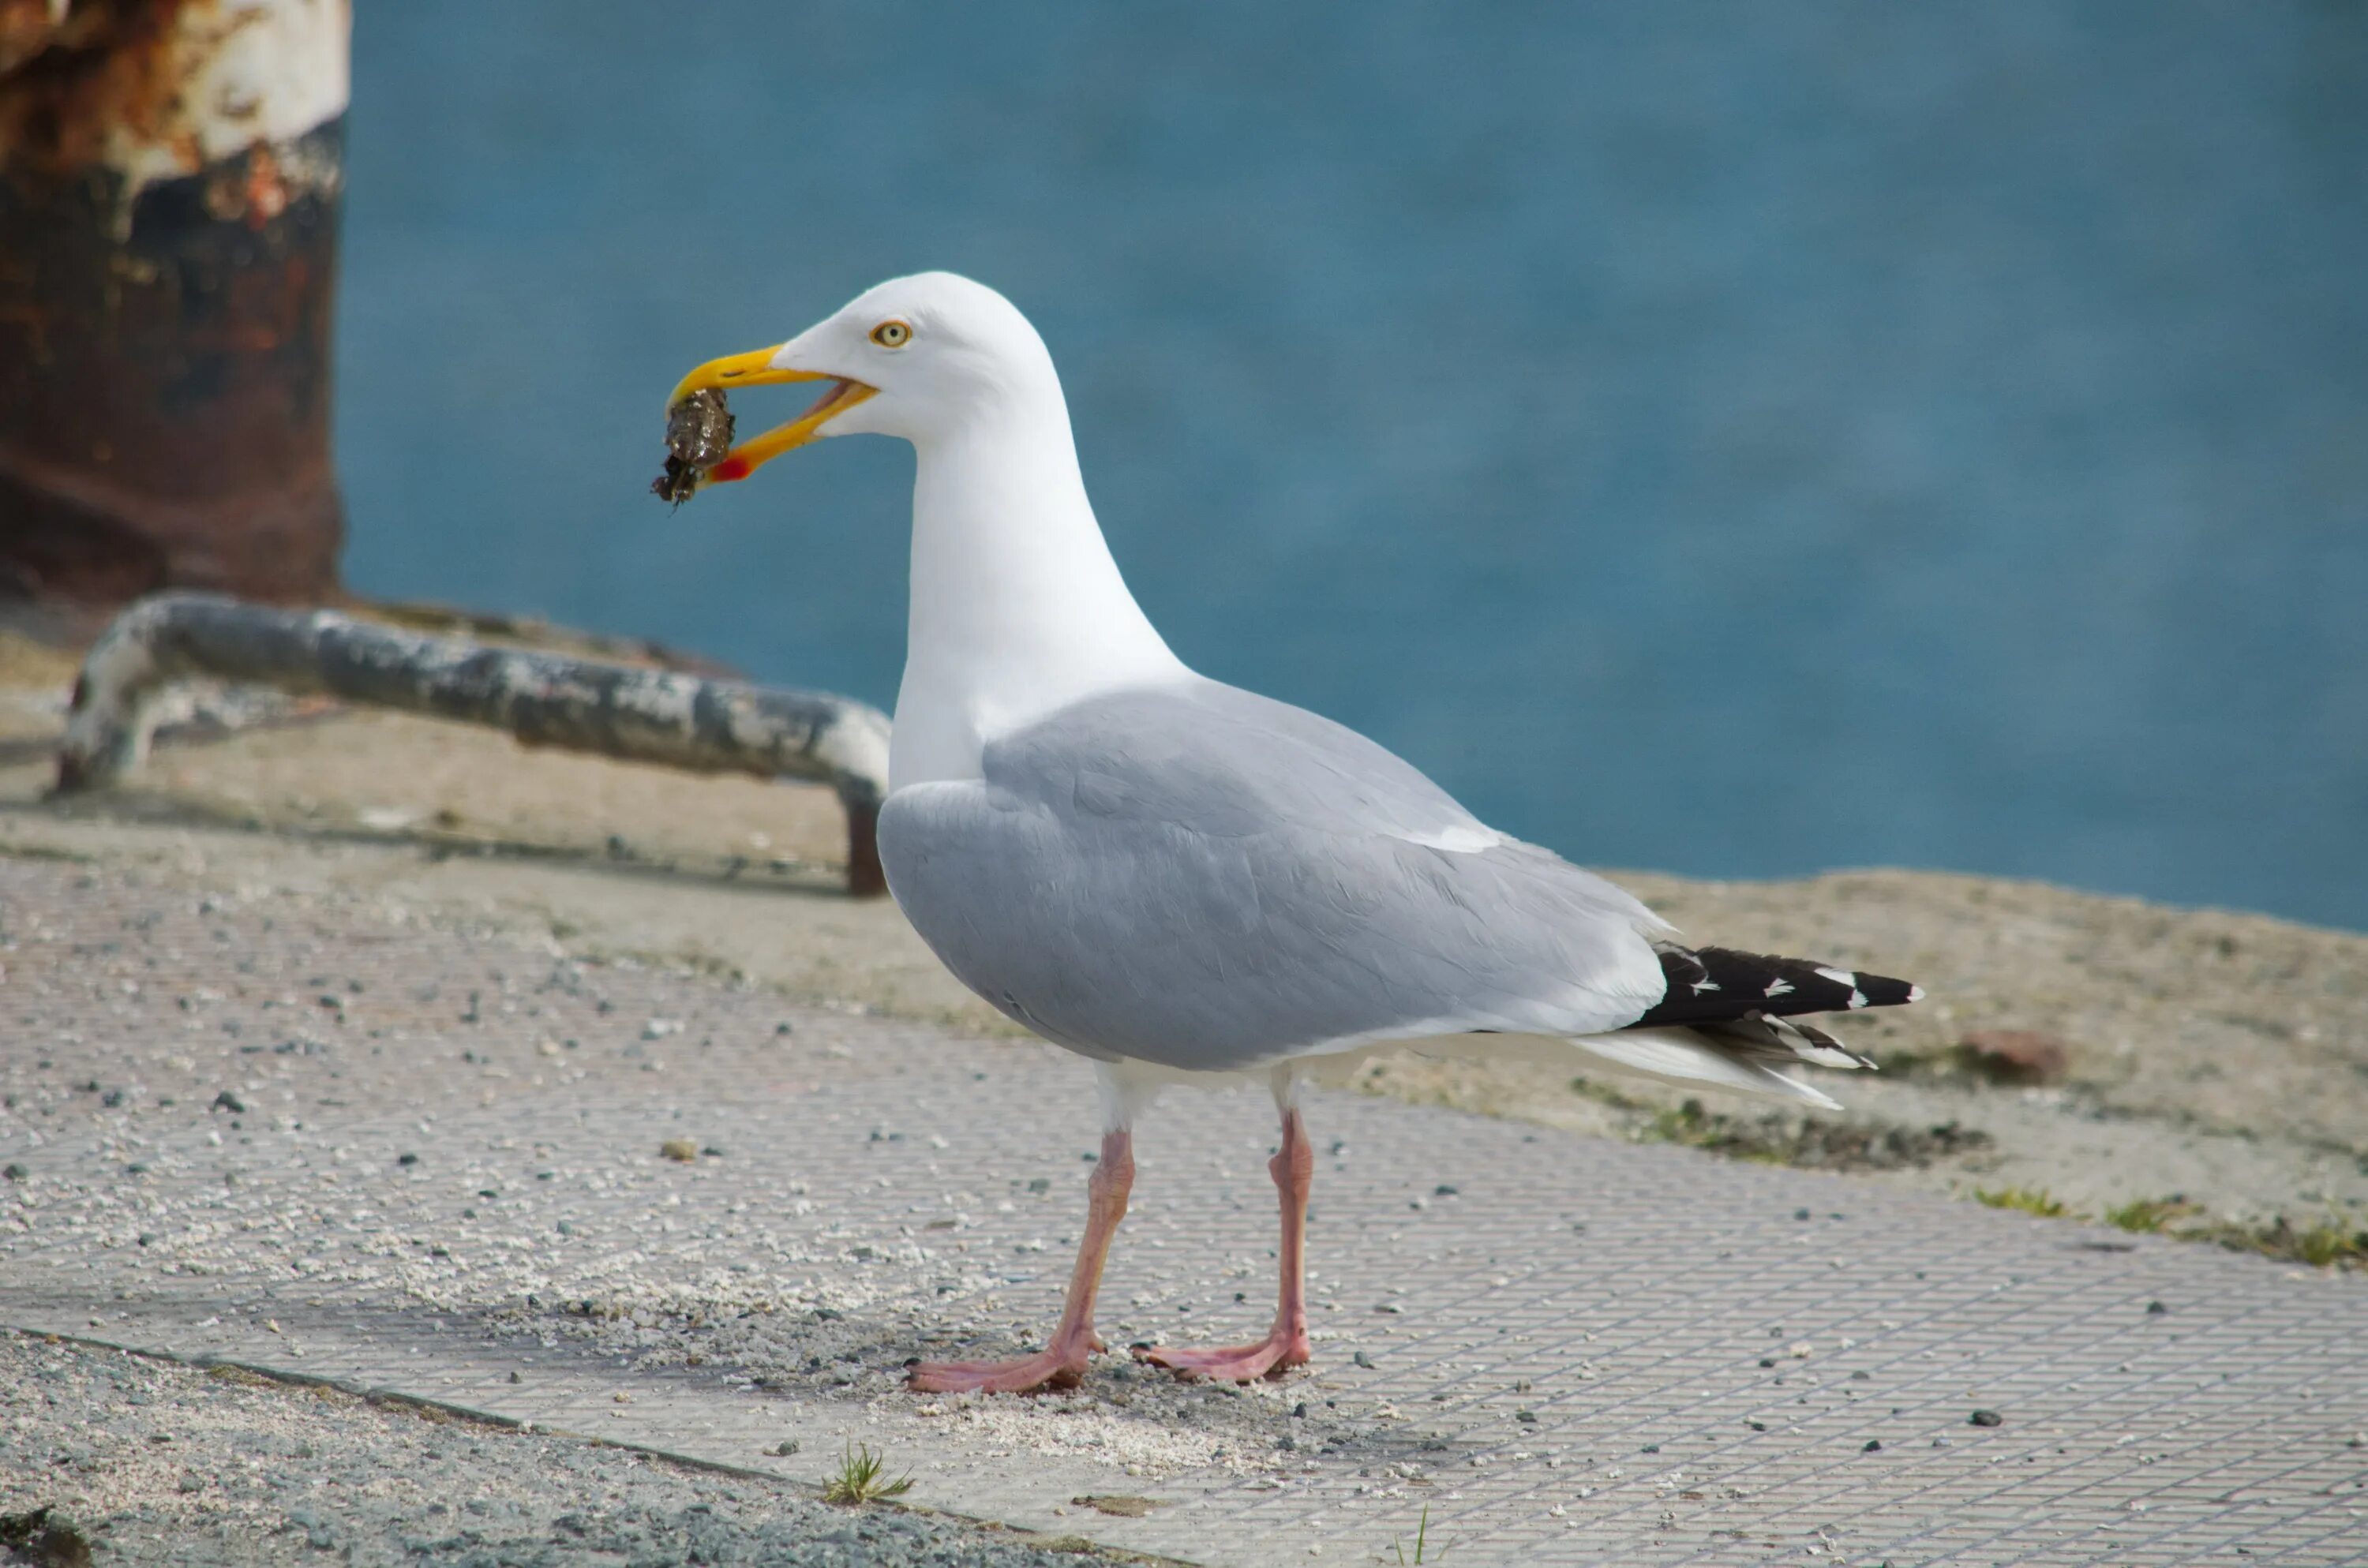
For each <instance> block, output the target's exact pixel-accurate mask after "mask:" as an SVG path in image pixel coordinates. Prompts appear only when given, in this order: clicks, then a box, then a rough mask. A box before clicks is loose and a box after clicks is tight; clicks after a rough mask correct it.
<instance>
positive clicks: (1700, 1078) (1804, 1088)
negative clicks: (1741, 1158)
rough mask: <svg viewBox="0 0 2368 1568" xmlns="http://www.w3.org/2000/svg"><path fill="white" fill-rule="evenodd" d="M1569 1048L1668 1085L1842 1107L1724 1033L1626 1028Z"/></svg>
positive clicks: (1769, 1055) (1771, 1057) (1582, 1040)
mask: <svg viewBox="0 0 2368 1568" xmlns="http://www.w3.org/2000/svg"><path fill="white" fill-rule="evenodd" d="M1570 1043H1571V1044H1573V1045H1576V1046H1577V1047H1578V1048H1579V1049H1580V1050H1582V1051H1587V1052H1588V1053H1589V1054H1590V1055H1593V1056H1598V1057H1600V1058H1602V1059H1603V1060H1604V1061H1605V1062H1610V1063H1611V1065H1612V1066H1614V1067H1617V1068H1620V1069H1622V1071H1624V1072H1629V1073H1639V1074H1644V1075H1645V1077H1648V1078H1658V1079H1661V1080H1662V1081H1663V1082H1665V1083H1671V1084H1708V1085H1712V1086H1713V1087H1714V1088H1721V1089H1729V1090H1732V1091H1734V1092H1735V1093H1736V1094H1739V1095H1749V1096H1753V1097H1754V1098H1757V1099H1766V1100H1782V1101H1783V1102H1785V1103H1786V1104H1789V1105H1811V1106H1816V1107H1817V1108H1819V1109H1821V1110H1839V1109H1841V1106H1840V1104H1839V1102H1838V1101H1836V1100H1834V1099H1832V1098H1831V1097H1830V1096H1827V1095H1824V1094H1822V1093H1820V1092H1818V1091H1817V1090H1816V1089H1813V1088H1811V1087H1810V1086H1809V1085H1806V1084H1804V1083H1802V1082H1801V1081H1800V1080H1799V1079H1797V1078H1794V1077H1792V1076H1791V1075H1789V1074H1784V1073H1780V1072H1778V1071H1777V1070H1776V1068H1775V1067H1774V1066H1772V1065H1770V1062H1773V1061H1775V1060H1777V1058H1776V1056H1775V1055H1774V1053H1772V1052H1762V1051H1753V1050H1751V1049H1749V1048H1748V1047H1744V1046H1741V1045H1740V1043H1739V1042H1736V1041H1734V1040H1730V1039H1729V1038H1728V1037H1726V1036H1725V1035H1713V1034H1712V1033H1710V1032H1708V1031H1707V1030H1702V1029H1691V1028H1660V1029H1640V1028H1625V1029H1622V1030H1621V1031H1620V1032H1619V1033H1618V1034H1594V1035H1580V1036H1577V1037H1576V1038H1574V1039H1573V1040H1571V1042H1570Z"/></svg>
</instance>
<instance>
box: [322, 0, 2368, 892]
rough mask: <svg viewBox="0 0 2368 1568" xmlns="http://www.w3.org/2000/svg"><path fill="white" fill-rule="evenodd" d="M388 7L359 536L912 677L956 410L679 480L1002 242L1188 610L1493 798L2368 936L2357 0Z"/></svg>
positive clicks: (580, 603) (1615, 847) (1712, 865)
mask: <svg viewBox="0 0 2368 1568" xmlns="http://www.w3.org/2000/svg"><path fill="white" fill-rule="evenodd" d="M359 10H360V13H361V15H360V17H359V32H358V36H357V40H356V86H355V100H354V110H353V118H352V122H351V162H350V165H349V173H350V179H351V186H350V192H349V208H348V223H347V267H346V273H345V282H344V290H345V292H344V300H343V307H342V324H341V332H342V342H341V357H342V358H341V365H340V379H339V396H340V398H341V400H342V402H341V407H340V411H339V420H338V442H339V457H340V460H341V463H342V465H343V471H344V476H345V482H346V486H347V498H348V502H349V504H350V508H351V517H352V528H353V539H352V547H351V551H350V554H349V556H348V562H347V565H348V575H349V577H350V579H351V581H352V582H353V583H354V584H355V585H357V586H359V588H361V589H363V590H364V591H367V592H371V593H376V594H381V595H391V596H404V597H436V598H441V599H446V600H453V601H460V602H465V603H468V604H472V605H477V606H484V607H491V608H509V609H521V610H534V611H540V612H542V613H545V614H548V615H551V616H553V617H556V618H558V619H563V620H566V621H571V622H575V623H579V624H583V625H587V626H594V627H599V628H604V629H608V630H611V631H620V632H631V633H635V634H640V635H644V636H650V637H655V638H660V639H664V640H666V641H667V642H674V643H677V644H680V645H683V646H686V647H690V648H695V649H698V650H700V651H702V652H705V653H711V654H712V655H715V656H717V657H720V658H722V659H724V660H727V661H730V662H732V663H734V664H736V665H740V666H742V667H744V668H746V670H748V671H750V672H752V673H753V674H755V675H757V676H761V677H764V678H768V679H773V680H778V681H783V682H789V683H793V684H801V685H809V686H819V687H832V688H837V689H839V690H844V691H848V692H852V693H855V694H858V695H860V696H862V697H865V698H869V699H872V700H874V701H876V702H879V703H881V704H882V705H883V706H885V705H886V704H888V703H889V702H890V701H891V700H892V699H893V698H894V691H895V684H896V677H897V672H898V669H899V667H900V664H901V660H902V657H903V647H902V643H903V632H904V592H905V585H904V570H905V518H906V507H907V504H908V490H907V486H908V483H909V476H910V465H911V458H910V455H909V453H908V452H907V451H906V450H905V449H903V448H901V447H898V446H895V445H894V444H891V443H888V442H885V441H862V440H843V441H837V442H831V443H826V444H825V445H823V446H821V447H818V448H816V449H813V450H811V451H808V452H803V453H800V454H798V455H797V456H795V457H794V458H791V459H790V460H784V461H782V462H781V463H780V464H777V465H776V466H775V467H773V468H771V469H768V471H767V472H765V474H764V475H762V476H761V477H760V478H759V479H758V480H757V482H756V483H749V484H745V485H738V486H733V487H729V488H726V489H722V490H718V491H716V492H713V493H711V494H707V495H703V496H701V497H700V499H699V500H698V501H697V502H696V503H695V504H694V505H692V506H689V507H686V508H685V509H684V510H683V511H682V512H680V513H679V514H675V515H669V514H668V513H667V512H666V509H665V508H664V507H663V506H660V505H659V504H658V503H657V502H655V500H653V499H651V498H650V497H649V496H648V495H647V494H644V487H645V486H646V484H647V483H648V481H649V479H650V477H651V475H652V473H653V472H655V460H656V458H657V456H658V455H659V444H658V435H659V423H660V404H661V403H662V401H663V398H664V395H665V392H666V389H667V388H668V387H669V386H670V385H671V384H672V383H673V381H674V380H675V379H676V377H677V376H678V375H679V374H680V373H681V372H682V371H683V370H685V369H688V368H689V366H691V365H692V364H694V363H696V362H697V361H699V360H701V359H705V358H710V357H712V356H713V355H716V354H720V353H723V352H726V351H731V350H738V349H743V348H748V347H757V346H758V345H761V344H765V343H769V342H772V341H775V340H778V339H779V338H780V337H783V336H786V335H789V334H791V332H794V331H796V330H797V329H799V328H801V327H803V326H804V325H805V324H808V323H809V322H810V321H812V320H814V319H815V318H816V317H818V316H821V315H823V314H825V313H826V312H829V311H831V310H833V309H835V308H836V307H837V305H839V304H840V303H841V302H842V301H845V300H846V299H847V298H848V297H849V296H850V295H852V294H853V293H855V292H856V291H857V290H859V289H860V288H862V287H863V286H865V285H867V284H869V283H871V282H872V281H874V280H876V279H878V278H882V277H885V276H888V275H890V274H893V273H896V272H902V271H908V270H912V269H915V268H919V267H951V268H955V269H958V270H961V271H964V272H968V273H971V274H973V276H976V277H978V278H984V279H985V280H987V281H989V282H991V283H993V284H995V285H996V287H998V288H1000V289H1002V290H1004V291H1005V292H1006V293H1008V294H1009V295H1010V296H1011V297H1012V298H1013V299H1014V300H1016V301H1019V304H1020V306H1021V307H1022V308H1023V309H1024V310H1026V311H1027V312H1029V313H1030V315H1031V316H1032V317H1033V318H1034V320H1035V321H1036V323H1037V324H1038V325H1039V326H1040V327H1041V328H1042V330H1043V333H1044V335H1045V337H1046V338H1047V340H1048V341H1050V343H1051V344H1052V346H1053V353H1054V355H1055V356H1056V357H1057V358H1058V359H1059V361H1060V364H1061V366H1062V369H1063V370H1064V376H1065V379H1066V381H1067V384H1068V387H1069V392H1070V399H1071V403H1072V406H1073V408H1074V410H1075V412H1076V423H1077V436H1078V440H1079V444H1080V447H1081V449H1082V451H1083V454H1084V460H1085V465H1086V472H1087V478H1088V481H1089V482H1090V483H1091V484H1092V487H1093V490H1094V494H1095V498H1096V501H1097V505H1098V506H1099V511H1100V513H1101V517H1102V519H1103V522H1104V525H1105V527H1106V528H1108V530H1109V532H1110V536H1111V542H1112V545H1113V547H1114V549H1115V550H1116V551H1117V553H1118V556H1119V559H1120V562H1121V564H1122V565H1123V566H1124V567H1125V569H1126V571H1127V573H1128V575H1129V577H1130V579H1131V580H1132V582H1133V585H1134V586H1135V589H1136V591H1137V594H1138V596H1139V597H1141V598H1142V599H1143V601H1144V605H1145V607H1146V608H1148V609H1149V610H1150V612H1151V614H1152V616H1153V618H1154V619H1156V621H1157V622H1158V623H1159V624H1160V625H1161V627H1162V628H1163V629H1164V630H1165V631H1167V634H1168V637H1169V640H1170V641H1171V642H1173V643H1174V644H1175V646H1176V647H1177V649H1178V652H1180V653H1182V654H1183V655H1184V656H1185V657H1186V658H1187V659H1188V660H1189V661H1190V662H1192V663H1194V664H1195V665H1198V666H1199V667H1200V668H1201V669H1203V670H1204V671H1206V672H1208V673H1209V674H1211V675H1214V676H1221V677H1223V678H1225V679H1229V680H1234V681H1237V682H1240V683H1242V684H1245V685H1248V686H1252V687H1258V688H1259V689H1261V690H1265V691H1268V692H1271V693H1273V694H1274V695H1277V696H1281V697H1284V698H1287V699H1292V700H1294V701H1298V702H1302V703H1304V704H1307V705H1309V706H1311V707H1314V708H1316V709H1319V710H1323V711H1325V712H1327V713H1330V714H1332V715H1333V716H1335V717H1337V718H1338V719H1341V720H1343V721H1345V722H1349V723H1351V724H1354V725H1357V726H1359V727H1360V728H1362V729H1364V730H1366V731H1368V732H1369V733H1372V734H1373V735H1374V736H1375V737H1377V738H1378V739H1380V740H1382V741H1383V742H1384V743H1385V744H1389V745H1391V746H1393V747H1395V749H1397V750H1398V751H1400V752H1402V753H1403V754H1405V755H1406V756H1408V757H1410V758H1411V759H1413V760H1414V761H1415V762H1417V764H1418V765H1420V766H1422V767H1425V768H1427V769H1428V770H1429V771H1430V772H1431V773H1432V774H1434V775H1435V776H1436V777H1438V778H1440V780H1441V781H1442V782H1443V783H1445V784H1446V785H1447V786H1448V787H1449V788H1451V789H1452V790H1455V791H1456V792H1457V793H1458V794H1460V795H1461V796H1462V797H1463V799H1464V800H1465V801H1467V802H1468V803H1469V804H1470V805H1472V806H1473V807H1474V809H1475V810H1477V811H1478V812H1480V813H1481V814H1482V815H1484V816H1485V817H1487V818H1488V819H1490V820H1491V821H1494V822H1496V823H1497V824H1499V825H1501V826H1503V827H1505V828H1507V829H1508V830H1509V831H1513V832H1516V833H1519V834H1520V835H1524V836H1527V837H1531V838H1534V839H1537V840H1540V841H1542V842H1543V843H1546V844H1549V845H1552V846H1554V847H1555V848H1557V849H1560V850H1562V851H1564V852H1565V853H1566V854H1569V855H1571V856H1573V857H1574V858H1580V859H1583V860H1587V861H1591V862H1595V863H1600V864H1611V865H1629V866H1654V867H1663V868H1667V869H1673V870H1678V871H1684V872H1691V873H1696V874H1701V875H1708V876H1722V877H1725V876H1735V877H1746V876H1773V875H1784V874H1791V873H1797V872H1805V871H1812V870H1816V869H1821V868H1827V867H1835V866H1859V865H1869V864H1876V863H1895V864H1904V865H1911V866H1929V867H1943V868H1953V869H1966V870H1975V871H1985V872H1996V873H2004V874H2010V875H2028V876H2038V877H2046V878H2050V879H2054V880H2056V881H2065V882H2070V883H2073V884H2076V885H2079V886H2084V887H2090V888H2097V889H2103V890H2109V891H2114V892H2130V893H2139V894H2145V895H2148V896H2153V897H2157V898H2164V899H2170V900H2177V901H2182V902H2192V903H2221V904H2231V905H2237V906H2243V907H2251V908H2257V909H2262V910H2268V911H2271V912H2274V913H2278V914H2282V915H2292V916H2295V917H2300V918H2305V919H2311V920H2317V921H2323V922H2330V923H2336V924H2341V925H2347V926H2363V927H2368V6H2356V5H2349V4H2335V3H2332V0H2327V3H2320V4H2301V3H2293V4H2288V3H2283V0H2246V3H2243V4H2237V3H2228V0H2215V3H2211V4H2178V3H2172V0H2120V3H2107V0H2077V3H2075V0H2065V3H2062V4H2048V5H2040V4H2014V3H2006V0H1984V3H1983V4H1982V5H1979V6H1966V5H1961V4H1940V3H1933V4H1907V3H1904V0H1864V3H1859V4H1823V5H1816V6H1810V5H1781V6H1780V5H1770V4H1766V3H1764V0H1736V3H1732V4H1710V3H1688V0H1663V3H1660V4H1655V5H1650V6H1646V5H1639V4H1627V3H1624V0H1622V3H1619V4H1601V5H1592V6H1579V5H1562V4H1554V5H1545V4H1542V5H1536V6H1515V5H1486V6H1449V5H1444V4H1439V3H1437V0H1429V3H1425V4H1395V3H1377V0H1356V3H1354V4H1329V5H1290V6H1284V5H1276V4H1272V3H1270V0H1258V3H1213V0H1195V3H1193V4H1190V5H1180V4H1179V5H1165V6H1150V5H1128V6H1060V5H1052V4H996V5H947V6H919V5H895V4H877V3H865V4H860V5H858V4H853V3H851V0H850V3H841V4H831V5H812V6H808V5H788V4H780V3H778V0H761V3H760V0H747V3H742V4H720V3H712V0H711V3H703V4H700V5H698V6H654V5H651V4H648V3H647V0H504V3H503V4H501V5H499V6H487V5H484V4H482V3H481V0H467V3H463V0H404V3H403V4H401V5H367V6H361V7H359ZM659 18H668V19H667V21H666V25H665V26H664V27H660V26H658V25H657V23H658V20H659ZM792 390H794V389H792ZM789 406H790V403H789V402H788V400H787V399H786V398H785V399H784V400H783V403H782V408H783V411H784V412H786V411H787V409H788V408H789ZM773 412H774V411H773V409H772V407H771V406H770V405H767V406H764V407H757V406H756V399H754V398H753V397H752V398H750V399H749V400H747V405H746V406H744V409H743V413H744V415H756V416H757V417H760V418H762V417H769V416H770V415H772V414H773Z"/></svg>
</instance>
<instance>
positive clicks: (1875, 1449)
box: [1859, 1437, 1883, 1454]
mask: <svg viewBox="0 0 2368 1568" xmlns="http://www.w3.org/2000/svg"><path fill="white" fill-rule="evenodd" d="M1882 1451H1883V1440H1882V1439H1881V1438H1879V1437H1869V1438H1868V1439H1867V1440H1866V1447H1864V1448H1862V1449H1860V1450H1859V1452H1860V1453H1862V1454H1876V1453H1881V1452H1882Z"/></svg>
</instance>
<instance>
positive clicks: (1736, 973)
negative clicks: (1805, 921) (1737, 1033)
mask: <svg viewBox="0 0 2368 1568" xmlns="http://www.w3.org/2000/svg"><path fill="white" fill-rule="evenodd" d="M1660 958H1661V972H1662V974H1663V975H1664V976H1665V977H1667V980H1668V992H1667V994H1665V995H1664V996H1663V997H1662V999H1661V1000H1660V1002H1658V1003H1657V1004H1656V1005H1655V1006H1653V1008H1652V1009H1651V1010H1650V1011H1648V1012H1647V1013H1645V1016H1644V1017H1641V1018H1639V1019H1638V1020H1637V1021H1636V1023H1635V1024H1634V1025H1631V1026H1630V1027H1631V1028H1638V1027H1645V1026H1651V1025H1656V1024H1673V1023H1702V1022H1713V1021H1716V1020H1718V1019H1722V1018H1739V1017H1744V1016H1745V1015H1746V1014H1748V1013H1751V1012H1761V1013H1768V1014H1771V1015H1776V1016H1779V1017H1783V1016H1789V1015H1794V1014H1801V1013H1847V1012H1854V1011H1856V1010H1857V1009H1859V1008H1861V1007H1896V1006H1903V1005H1904V1004H1907V1003H1909V1002H1914V1001H1916V1000H1918V998H1920V997H1921V996H1922V995H1923V994H1924V992H1923V989H1922V988H1921V987H1919V986H1918V985H1916V984H1914V983H1910V982H1908V981H1905V980H1899V979H1895V978H1894V977H1892V976H1890V975H1887V974H1867V973H1863V972H1861V971H1857V970H1847V969H1841V968H1839V967H1837V966H1835V965H1833V964H1823V963H1818V962H1817V961H1816V960H1813V959H1793V958H1784V957H1781V956H1779V955H1777V954H1774V953H1748V952H1744V951H1742V950H1741V949H1736V948H1700V949H1691V950H1689V949H1683V948H1677V947H1668V948H1664V949H1661V952H1660Z"/></svg>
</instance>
